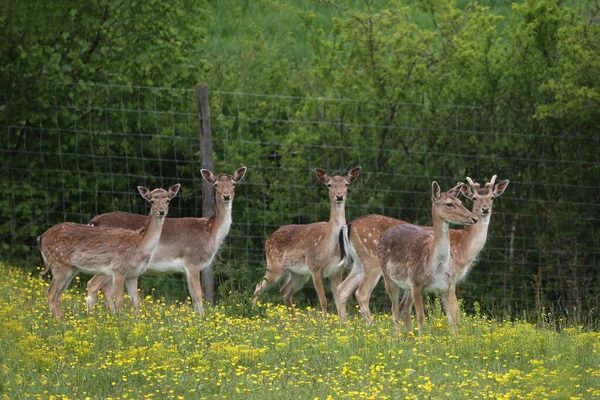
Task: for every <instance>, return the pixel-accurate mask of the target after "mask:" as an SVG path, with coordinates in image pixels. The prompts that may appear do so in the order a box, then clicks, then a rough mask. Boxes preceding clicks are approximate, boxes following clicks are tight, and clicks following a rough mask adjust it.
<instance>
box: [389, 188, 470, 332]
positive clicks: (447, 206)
mask: <svg viewBox="0 0 600 400" xmlns="http://www.w3.org/2000/svg"><path fill="white" fill-rule="evenodd" d="M464 186H465V185H464V184H462V183H460V184H458V185H457V186H455V187H453V188H452V189H450V190H449V191H447V192H445V193H442V192H441V189H440V186H439V184H438V183H437V182H435V181H434V182H433V183H432V185H431V201H432V206H431V216H432V219H433V229H432V230H429V229H425V228H423V227H421V226H417V225H412V224H400V225H396V226H394V227H392V228H390V229H388V230H386V231H385V232H384V234H383V235H382V236H381V239H380V241H379V246H378V249H377V253H378V254H379V260H380V262H381V271H382V273H383V280H384V283H385V289H386V292H387V293H388V295H389V297H390V299H391V301H392V316H393V320H394V326H395V328H396V333H398V334H399V333H400V326H399V318H400V314H402V319H403V320H404V325H405V327H406V331H407V333H408V334H410V332H411V320H410V314H411V309H412V305H413V303H414V305H415V310H416V312H417V322H418V324H419V337H423V323H424V319H425V313H424V309H423V292H424V291H433V290H441V291H442V303H443V305H444V309H445V311H446V314H447V316H448V322H449V323H450V326H451V328H452V331H453V333H454V336H456V321H457V317H458V302H457V300H456V293H455V288H456V284H457V283H458V281H459V280H460V277H461V274H460V271H457V270H456V269H455V264H454V259H455V256H454V254H453V252H452V251H451V245H450V229H449V225H450V224H456V225H473V224H475V223H476V222H477V218H476V217H475V216H474V215H473V214H472V213H471V212H470V211H469V210H467V209H466V208H465V207H464V206H463V204H462V202H461V201H460V200H459V199H458V197H457V196H458V194H459V192H460V191H461V190H462V187H464ZM401 289H405V290H408V291H409V292H410V296H404V298H403V299H402V300H403V301H402V304H400V291H401Z"/></svg>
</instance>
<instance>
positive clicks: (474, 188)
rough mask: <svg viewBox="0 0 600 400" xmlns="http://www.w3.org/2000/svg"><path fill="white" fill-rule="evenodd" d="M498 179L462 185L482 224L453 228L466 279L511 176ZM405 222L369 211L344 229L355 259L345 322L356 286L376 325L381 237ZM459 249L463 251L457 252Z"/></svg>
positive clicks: (345, 289) (344, 293)
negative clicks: (372, 305) (372, 307)
mask: <svg viewBox="0 0 600 400" xmlns="http://www.w3.org/2000/svg"><path fill="white" fill-rule="evenodd" d="M496 178H497V175H494V176H493V177H492V179H491V180H490V181H489V182H488V183H486V184H485V185H484V187H481V186H480V184H478V183H476V182H474V181H473V180H472V179H471V178H469V177H467V178H466V180H467V182H469V185H468V186H467V185H464V186H462V188H461V194H462V195H464V196H465V197H466V198H468V199H470V200H471V201H472V202H473V206H472V210H471V212H472V213H473V214H474V215H475V216H476V217H477V218H479V220H480V222H479V223H477V224H475V225H471V226H467V227H465V228H464V229H462V230H456V229H451V230H450V245H451V246H452V248H453V249H456V251H455V254H456V259H455V260H454V264H455V268H461V269H462V271H463V272H462V279H464V278H466V276H467V275H468V273H469V271H470V270H471V268H472V266H473V265H474V264H475V263H476V261H477V257H478V255H479V253H480V252H481V250H482V249H483V247H484V245H485V243H486V240H487V234H488V228H489V224H490V219H491V215H492V206H493V202H494V199H496V198H498V197H500V196H501V195H502V194H503V193H504V191H505V190H506V188H507V187H508V184H509V180H508V179H506V180H503V181H501V182H499V183H497V184H496V183H495V182H496ZM405 223H406V222H405V221H402V220H399V219H396V218H391V217H386V216H383V215H377V214H370V215H365V216H362V217H359V218H357V219H355V220H354V221H352V222H351V223H350V224H348V225H346V226H344V227H343V228H342V232H341V235H344V237H343V239H342V240H343V241H344V243H345V246H344V247H345V248H346V251H347V252H348V254H349V255H350V258H352V267H351V271H350V273H349V274H348V276H347V277H346V279H345V280H344V281H343V282H342V283H341V284H340V286H339V292H340V309H339V310H338V313H339V316H340V321H342V322H343V321H345V317H346V304H347V302H348V298H349V297H350V295H351V294H352V292H353V291H354V290H355V289H356V293H355V296H356V299H357V301H358V304H359V307H360V311H361V314H362V316H363V318H364V319H365V321H366V322H367V324H368V325H372V324H373V318H372V317H371V312H370V310H369V299H370V297H371V293H372V292H373V289H374V288H375V285H377V282H378V281H379V278H380V277H381V267H380V265H379V256H378V254H377V251H378V250H377V247H378V244H379V239H380V238H381V235H382V234H383V233H384V232H385V231H386V230H388V229H389V228H391V227H393V226H396V225H400V224H405ZM426 229H430V228H426ZM458 249H462V250H461V251H458Z"/></svg>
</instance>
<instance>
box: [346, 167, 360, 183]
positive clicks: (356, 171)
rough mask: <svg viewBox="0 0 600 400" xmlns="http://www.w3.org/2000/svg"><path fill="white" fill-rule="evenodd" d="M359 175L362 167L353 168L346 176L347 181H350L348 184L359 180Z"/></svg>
mask: <svg viewBox="0 0 600 400" xmlns="http://www.w3.org/2000/svg"><path fill="white" fill-rule="evenodd" d="M359 173H360V167H356V168H352V169H351V170H350V171H349V172H348V175H346V179H347V180H348V183H352V182H354V181H355V180H356V178H358V174H359Z"/></svg>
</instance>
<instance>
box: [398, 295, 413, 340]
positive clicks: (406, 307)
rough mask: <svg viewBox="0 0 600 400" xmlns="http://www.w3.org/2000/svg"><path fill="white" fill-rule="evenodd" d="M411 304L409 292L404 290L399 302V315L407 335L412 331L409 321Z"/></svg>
mask: <svg viewBox="0 0 600 400" xmlns="http://www.w3.org/2000/svg"><path fill="white" fill-rule="evenodd" d="M412 305H413V300H412V296H411V294H410V292H404V296H402V301H401V302H400V316H401V317H402V319H403V320H404V328H405V329H406V334H407V335H410V332H411V331H412V323H411V321H410V312H411V310H412Z"/></svg>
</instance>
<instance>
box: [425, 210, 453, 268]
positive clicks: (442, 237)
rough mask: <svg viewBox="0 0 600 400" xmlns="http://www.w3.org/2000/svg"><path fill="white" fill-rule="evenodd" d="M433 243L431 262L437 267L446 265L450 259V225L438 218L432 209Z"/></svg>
mask: <svg viewBox="0 0 600 400" xmlns="http://www.w3.org/2000/svg"><path fill="white" fill-rule="evenodd" d="M432 214H433V241H432V242H431V249H430V254H431V256H432V257H431V260H432V261H433V263H434V264H435V267H437V266H438V265H440V264H447V263H448V261H449V259H450V224H449V223H448V222H447V221H445V220H443V219H442V218H440V217H439V216H438V215H437V213H436V212H435V208H434V209H433V212H432Z"/></svg>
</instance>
